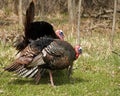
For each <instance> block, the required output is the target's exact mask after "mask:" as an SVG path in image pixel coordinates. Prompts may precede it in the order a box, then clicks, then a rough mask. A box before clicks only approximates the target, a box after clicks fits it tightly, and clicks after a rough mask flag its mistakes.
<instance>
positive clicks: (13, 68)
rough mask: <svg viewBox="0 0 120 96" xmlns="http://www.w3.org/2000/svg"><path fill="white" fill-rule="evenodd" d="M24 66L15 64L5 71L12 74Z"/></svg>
mask: <svg viewBox="0 0 120 96" xmlns="http://www.w3.org/2000/svg"><path fill="white" fill-rule="evenodd" d="M22 66H23V65H21V64H16V63H13V64H12V65H10V66H8V67H6V68H4V70H5V71H9V72H12V71H16V70H17V69H19V68H20V67H22Z"/></svg>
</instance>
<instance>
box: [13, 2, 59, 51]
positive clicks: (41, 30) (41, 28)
mask: <svg viewBox="0 0 120 96" xmlns="http://www.w3.org/2000/svg"><path fill="white" fill-rule="evenodd" d="M34 15H35V4H34V2H33V1H31V3H30V5H29V7H28V9H27V11H26V18H25V25H24V29H25V30H24V36H23V38H22V39H18V40H16V42H15V43H14V47H15V48H16V49H17V50H19V51H21V50H23V49H24V48H25V47H26V46H27V45H28V44H29V43H30V42H29V40H36V39H37V38H39V37H43V36H47V37H52V38H56V39H59V37H58V36H57V35H56V34H55V31H54V29H53V26H52V25H51V24H50V23H48V22H46V21H36V22H33V20H34Z"/></svg>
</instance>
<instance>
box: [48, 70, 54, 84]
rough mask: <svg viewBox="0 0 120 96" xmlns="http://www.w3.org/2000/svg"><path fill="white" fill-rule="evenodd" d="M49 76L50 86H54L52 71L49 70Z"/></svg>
mask: <svg viewBox="0 0 120 96" xmlns="http://www.w3.org/2000/svg"><path fill="white" fill-rule="evenodd" d="M49 76H50V82H51V85H52V86H54V82H53V76H52V71H51V70H49Z"/></svg>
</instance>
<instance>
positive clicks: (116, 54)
mask: <svg viewBox="0 0 120 96" xmlns="http://www.w3.org/2000/svg"><path fill="white" fill-rule="evenodd" d="M112 53H114V54H116V55H118V56H120V54H119V53H117V52H115V51H112Z"/></svg>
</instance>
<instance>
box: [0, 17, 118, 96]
mask: <svg viewBox="0 0 120 96" xmlns="http://www.w3.org/2000/svg"><path fill="white" fill-rule="evenodd" d="M57 19H58V18H57V17H56V18H55V19H54V21H55V23H54V24H56V26H55V27H56V28H62V29H63V30H64V32H65V36H66V40H67V41H68V42H70V43H71V44H73V45H75V42H76V40H75V39H76V38H75V35H74V36H73V34H71V35H70V34H69V32H71V31H70V29H69V28H70V27H69V26H68V24H67V21H63V20H60V19H59V20H60V21H58V20H57ZM57 21H58V22H57ZM59 22H60V23H62V22H63V23H65V24H63V23H62V24H63V25H59ZM57 24H58V25H57ZM16 29H17V26H16V27H13V25H12V26H7V27H6V26H3V29H0V31H1V32H3V31H4V30H5V31H6V32H7V35H9V34H11V33H13V32H17V30H16ZM22 31H23V30H18V32H22ZM14 34H15V33H14ZM10 36H11V35H10ZM14 37H15V36H13V37H12V39H14ZM11 42H13V41H9V42H7V43H6V45H5V46H3V45H4V43H3V42H2V41H1V42H0V96H119V94H120V56H118V55H116V54H114V53H112V52H111V49H110V47H109V33H104V32H103V33H100V32H93V33H92V34H91V33H90V34H88V33H84V34H82V35H81V45H82V48H83V54H82V55H81V56H80V57H79V59H78V60H77V61H75V62H74V67H73V74H72V78H71V79H70V80H69V79H68V78H67V72H66V70H63V71H55V72H53V78H54V83H55V85H56V87H52V86H51V85H50V81H49V75H48V74H45V76H44V77H43V78H42V79H41V80H40V83H39V84H38V85H36V84H35V82H34V81H33V80H32V79H27V78H20V77H18V76H16V75H15V74H14V73H9V72H4V70H3V68H4V67H5V66H7V65H9V64H10V63H12V61H13V60H14V57H15V54H16V53H17V51H16V50H15V49H14V48H13V47H12V43H11ZM119 42H120V33H119V32H118V33H116V35H115V38H114V46H113V49H114V50H115V51H117V52H118V53H120V43H119Z"/></svg>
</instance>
